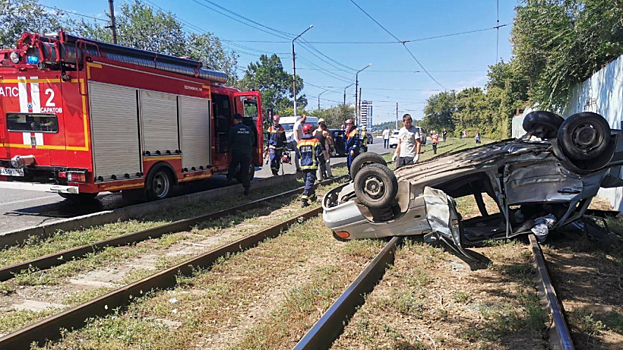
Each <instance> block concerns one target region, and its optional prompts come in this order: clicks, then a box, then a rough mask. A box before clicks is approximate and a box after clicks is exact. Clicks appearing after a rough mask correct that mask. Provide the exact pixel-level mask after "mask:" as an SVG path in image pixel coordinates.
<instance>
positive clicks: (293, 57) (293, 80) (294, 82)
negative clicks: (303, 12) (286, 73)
mask: <svg viewBox="0 0 623 350" xmlns="http://www.w3.org/2000/svg"><path fill="white" fill-rule="evenodd" d="M313 27H314V25H313V24H312V25H310V26H309V27H307V29H305V30H304V31H303V32H302V33H301V34H299V35H297V36H296V37H295V38H294V39H292V74H293V75H292V89H293V90H294V116H295V117H296V54H295V53H294V42H295V41H296V39H298V38H300V37H301V35H303V34H305V33H306V32H307V31H308V30H310V29H312V28H313Z"/></svg>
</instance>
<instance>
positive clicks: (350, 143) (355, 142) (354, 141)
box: [344, 119, 361, 174]
mask: <svg viewBox="0 0 623 350" xmlns="http://www.w3.org/2000/svg"><path fill="white" fill-rule="evenodd" d="M344 134H345V135H346V142H344V149H345V150H346V157H347V158H346V162H347V165H348V173H349V174H350V165H351V164H352V163H353V160H354V159H355V157H357V155H359V146H360V144H361V139H359V132H358V130H357V128H356V127H355V123H354V122H353V120H352V119H348V120H347V121H346V130H345V131H344Z"/></svg>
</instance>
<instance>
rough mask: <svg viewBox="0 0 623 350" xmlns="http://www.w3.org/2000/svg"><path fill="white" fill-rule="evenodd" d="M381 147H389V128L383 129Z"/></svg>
mask: <svg viewBox="0 0 623 350" xmlns="http://www.w3.org/2000/svg"><path fill="white" fill-rule="evenodd" d="M383 148H389V129H388V128H385V130H383Z"/></svg>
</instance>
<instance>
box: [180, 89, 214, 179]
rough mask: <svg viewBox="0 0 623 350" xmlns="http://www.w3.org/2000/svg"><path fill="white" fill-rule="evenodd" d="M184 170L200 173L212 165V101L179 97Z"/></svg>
mask: <svg viewBox="0 0 623 350" xmlns="http://www.w3.org/2000/svg"><path fill="white" fill-rule="evenodd" d="M178 103H179V108H180V114H179V115H180V128H181V130H180V140H181V144H182V168H183V169H188V171H189V172H191V171H194V170H193V168H195V170H197V171H199V170H200V168H199V167H201V166H203V167H204V168H205V167H206V166H209V165H212V158H211V157H210V155H211V149H210V147H211V146H212V145H211V142H210V141H211V140H212V138H211V133H210V100H209V99H207V98H197V97H188V96H179V97H178Z"/></svg>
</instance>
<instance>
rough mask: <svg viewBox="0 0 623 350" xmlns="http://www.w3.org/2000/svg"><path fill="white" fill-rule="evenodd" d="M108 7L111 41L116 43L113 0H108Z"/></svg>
mask: <svg viewBox="0 0 623 350" xmlns="http://www.w3.org/2000/svg"><path fill="white" fill-rule="evenodd" d="M108 9H109V11H110V26H108V28H110V29H111V30H112V43H113V44H117V24H116V22H115V0H108Z"/></svg>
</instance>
